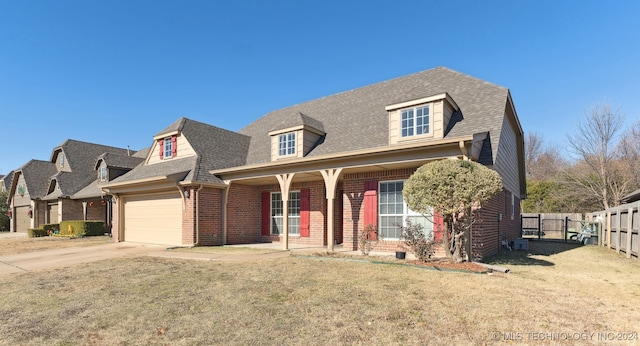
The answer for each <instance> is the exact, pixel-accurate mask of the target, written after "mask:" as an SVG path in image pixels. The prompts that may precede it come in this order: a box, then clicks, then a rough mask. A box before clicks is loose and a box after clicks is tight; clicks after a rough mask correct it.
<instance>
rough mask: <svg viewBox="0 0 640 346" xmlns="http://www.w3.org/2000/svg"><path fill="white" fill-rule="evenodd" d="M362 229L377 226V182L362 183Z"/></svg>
mask: <svg viewBox="0 0 640 346" xmlns="http://www.w3.org/2000/svg"><path fill="white" fill-rule="evenodd" d="M363 204H364V228H365V229H366V228H367V226H369V225H373V226H374V227H377V226H378V182H377V181H366V182H365V183H364V201H363Z"/></svg>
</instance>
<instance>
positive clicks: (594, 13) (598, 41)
mask: <svg viewBox="0 0 640 346" xmlns="http://www.w3.org/2000/svg"><path fill="white" fill-rule="evenodd" d="M438 66H446V67H448V68H451V69H453V70H456V71H459V72H462V73H465V74H468V75H471V76H473V77H476V78H479V79H482V80H485V81H488V82H490V83H494V84H497V85H500V86H504V87H507V88H509V89H510V92H511V95H512V97H513V100H514V104H515V107H516V111H517V113H518V117H519V119H520V123H521V125H522V128H523V130H524V132H525V133H536V134H538V135H539V136H541V137H542V139H543V141H544V143H545V144H547V145H554V146H558V147H561V148H563V147H566V143H567V135H568V134H571V133H573V132H572V131H574V129H575V127H576V125H577V124H578V123H580V122H581V121H583V118H584V115H585V112H586V111H587V110H588V109H590V108H591V107H593V106H594V105H595V104H599V103H603V102H606V103H609V104H612V105H613V106H615V107H617V108H619V109H620V111H621V112H623V113H624V114H625V115H626V121H627V123H626V124H627V125H630V124H631V123H635V122H637V121H639V120H640V1H634V0H628V1H623V0H618V1H608V2H603V1H591V0H579V1H563V0H518V1H509V0H504V1H499V0H483V1H476V0H473V1H471V0H469V1H462V0H457V1H456V0H450V1H432V0H422V1H419V0H413V1H408V0H393V1H378V0H367V1H348V0H339V1H334V0H321V1H320V0H308V1H304V0H298V1H293V0H292V1H283V0H270V1H262V0H252V1H241V0H238V1H215V0H208V1H194V0H180V1H168V0H152V1H141V0H126V1H120V0H102V1H98V0H95V1H85V0H78V1H71V0H56V1H53V0H45V1H42V0H31V1H15V0H0V129H1V132H0V133H1V134H0V147H1V148H3V149H4V150H2V151H0V175H1V174H6V173H8V172H9V171H11V170H14V169H17V168H19V167H20V166H22V165H23V164H25V163H27V162H28V161H29V160H31V159H38V160H49V159H50V157H51V152H52V150H53V148H54V147H56V146H58V145H60V144H62V143H63V142H64V141H65V140H67V139H75V140H79V141H86V142H92V143H99V144H105V145H111V146H115V147H122V148H126V147H127V146H129V147H130V148H131V149H133V150H139V149H142V148H145V147H148V146H150V145H151V144H152V141H153V136H154V135H155V134H156V133H158V132H159V131H161V130H163V129H164V128H166V127H167V126H169V125H170V124H172V123H173V122H174V121H176V120H177V119H179V118H180V117H183V116H184V117H188V118H191V119H194V120H198V121H201V122H205V123H208V124H211V125H215V126H218V127H221V128H225V129H228V130H232V131H237V130H240V129H241V128H243V127H244V126H246V125H248V124H249V123H251V122H252V121H254V120H256V119H258V118H259V117H261V116H263V115H264V114H266V113H268V112H270V111H273V110H276V109H280V108H284V107H287V106H291V105H294V104H298V103H302V102H305V101H309V100H313V99H316V98H320V97H324V96H328V95H331V94H335V93H339V92H342V91H346V90H350V89H354V88H358V87H362V86H366V85H369V84H373V83H377V82H382V81H385V80H388V79H392V78H396V77H401V76H405V75H408V74H412V73H416V72H419V71H423V70H428V69H431V68H434V67H438Z"/></svg>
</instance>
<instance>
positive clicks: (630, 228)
mask: <svg viewBox="0 0 640 346" xmlns="http://www.w3.org/2000/svg"><path fill="white" fill-rule="evenodd" d="M639 209H640V201H638V202H633V203H629V204H623V205H621V206H618V207H614V208H609V209H607V210H603V211H598V212H595V213H591V214H588V215H587V218H588V219H590V220H592V221H599V222H601V223H602V225H603V231H602V242H601V244H602V245H603V246H606V247H608V248H609V249H613V250H615V251H616V252H617V253H620V252H624V253H625V254H626V257H627V258H630V257H631V256H633V257H636V258H638V253H639V251H638V250H639V246H640V244H639V243H638V241H639V240H640V238H639V236H638V225H640V214H639V212H638V211H639Z"/></svg>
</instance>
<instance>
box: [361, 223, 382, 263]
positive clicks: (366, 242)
mask: <svg viewBox="0 0 640 346" xmlns="http://www.w3.org/2000/svg"><path fill="white" fill-rule="evenodd" d="M379 237H380V235H379V234H378V228H377V227H376V226H374V225H367V226H366V227H365V228H364V229H363V230H360V233H359V234H358V245H359V248H360V252H362V254H363V255H365V256H366V255H368V254H369V252H370V251H371V250H373V248H375V247H376V245H377V244H378V238H379Z"/></svg>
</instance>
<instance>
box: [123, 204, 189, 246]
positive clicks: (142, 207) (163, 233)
mask: <svg viewBox="0 0 640 346" xmlns="http://www.w3.org/2000/svg"><path fill="white" fill-rule="evenodd" d="M124 240H125V241H130V242H137V243H149V244H162V245H182V200H181V198H180V195H179V194H177V193H175V194H166V195H153V196H132V197H127V198H126V199H125V202H124Z"/></svg>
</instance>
